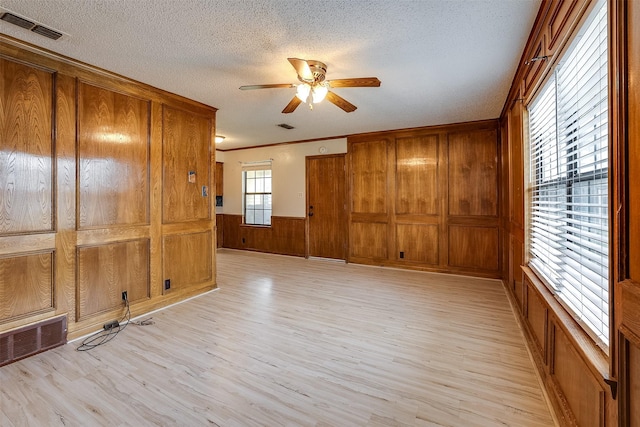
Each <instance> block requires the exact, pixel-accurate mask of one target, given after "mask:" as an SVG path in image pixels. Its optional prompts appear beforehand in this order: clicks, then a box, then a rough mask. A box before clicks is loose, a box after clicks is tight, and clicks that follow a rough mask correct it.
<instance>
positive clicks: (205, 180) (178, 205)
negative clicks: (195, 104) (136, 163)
mask: <svg viewBox="0 0 640 427" xmlns="http://www.w3.org/2000/svg"><path fill="white" fill-rule="evenodd" d="M211 130H212V123H211V120H210V118H208V117H205V116H200V115H197V114H193V113H189V112H187V111H183V110H179V109H176V108H172V107H170V106H167V105H165V106H164V108H163V129H162V131H163V133H162V147H163V160H162V161H163V165H164V177H163V198H162V207H163V209H162V218H163V222H164V223H172V222H181V221H193V220H198V219H210V218H211V207H210V202H209V195H207V196H203V187H206V188H207V190H206V191H207V192H209V187H210V186H211V178H210V175H211V171H210V168H211V166H212V165H211V164H210V158H209V156H210V147H211ZM190 173H194V174H195V178H190ZM191 181H193V182H191Z"/></svg>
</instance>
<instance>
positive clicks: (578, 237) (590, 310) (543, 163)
mask: <svg viewBox="0 0 640 427" xmlns="http://www.w3.org/2000/svg"><path fill="white" fill-rule="evenodd" d="M607 78H608V77H607V4H606V1H602V0H601V1H599V2H598V4H597V5H596V7H595V9H594V10H593V11H592V12H591V14H590V16H589V18H588V19H587V21H586V22H585V24H584V25H583V26H582V28H581V30H580V32H579V34H578V35H577V37H576V39H575V40H574V41H573V42H572V43H571V45H570V47H569V49H568V50H567V53H565V54H564V56H563V57H562V59H561V61H560V63H559V64H558V65H557V66H556V68H555V70H554V73H553V76H552V77H551V79H550V80H549V81H548V82H547V83H546V85H545V86H544V87H543V88H542V90H541V91H540V93H539V94H538V95H536V98H535V99H534V101H533V102H532V103H531V105H530V106H529V186H530V196H529V197H530V199H529V202H530V217H529V220H530V222H529V229H528V243H529V258H530V260H529V265H530V266H531V267H532V268H533V269H534V270H536V272H537V273H538V274H539V275H540V276H542V278H543V279H544V281H545V282H546V283H547V285H548V286H549V287H550V288H551V289H552V291H553V292H554V293H555V294H556V296H557V297H558V298H559V300H560V301H561V302H562V303H563V305H564V306H565V307H567V308H568V309H569V310H570V311H571V312H572V313H573V314H574V316H575V317H576V319H577V320H578V321H579V322H580V323H581V324H582V325H583V326H584V327H585V329H586V330H587V331H588V332H590V334H591V335H592V336H594V337H595V338H596V339H597V340H598V341H600V342H601V343H602V344H604V346H608V345H609V249H608V248H609V226H608V224H609V218H608V212H609V209H608V185H609V184H608V150H609V148H608V146H609V144H608V129H607V126H608V99H607V90H608V87H607V86H608V82H607Z"/></svg>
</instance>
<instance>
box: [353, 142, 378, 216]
mask: <svg viewBox="0 0 640 427" xmlns="http://www.w3.org/2000/svg"><path fill="white" fill-rule="evenodd" d="M349 150H350V155H351V168H350V172H351V212H355V213H377V214H384V213H387V209H388V206H387V179H388V176H387V172H388V171H387V140H386V139H384V140H379V141H375V140H374V141H367V142H356V143H352V144H351V145H350V147H349Z"/></svg>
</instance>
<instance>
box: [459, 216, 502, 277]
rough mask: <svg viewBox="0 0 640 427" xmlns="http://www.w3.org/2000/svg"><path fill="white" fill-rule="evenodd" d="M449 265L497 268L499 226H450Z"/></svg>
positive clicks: (484, 268) (486, 268)
mask: <svg viewBox="0 0 640 427" xmlns="http://www.w3.org/2000/svg"><path fill="white" fill-rule="evenodd" d="M449 265H450V266H452V267H462V268H473V269H480V270H497V269H498V229H497V227H474V226H458V225H456V226H453V225H452V226H450V227H449Z"/></svg>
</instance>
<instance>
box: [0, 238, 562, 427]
mask: <svg viewBox="0 0 640 427" xmlns="http://www.w3.org/2000/svg"><path fill="white" fill-rule="evenodd" d="M217 259H218V266H217V272H218V277H217V280H218V286H219V290H217V291H216V292H212V293H208V294H205V295H203V296H200V297H198V298H195V299H192V300H189V301H187V302H185V303H182V304H179V305H176V306H173V307H169V308H167V309H165V310H163V311H160V312H157V313H154V314H153V315H152V317H153V320H154V322H155V324H153V325H150V326H144V327H142V326H137V325H129V326H128V327H127V328H126V329H125V330H124V332H122V333H121V334H120V335H118V336H117V337H116V338H115V339H114V340H113V341H111V342H109V343H108V344H106V345H104V346H101V347H98V348H96V349H94V350H92V351H90V352H76V351H75V347H77V345H78V344H79V343H77V342H76V343H70V344H68V345H66V346H63V347H58V348H56V349H53V350H51V351H48V352H45V353H42V354H39V355H36V356H33V357H31V358H29V359H25V360H23V361H19V362H16V363H13V364H11V365H7V366H4V367H2V368H0V383H1V384H2V387H1V388H0V397H1V398H2V406H1V407H0V424H1V425H3V426H4V425H7V426H27V425H99V426H103V425H104V426H107V425H108V426H145V425H162V426H164V425H166V426H174V425H181V426H185V425H189V426H191V425H193V426H195V425H214V426H215V425H220V426H277V425H284V426H316V427H322V426H503V425H510V426H511V425H513V426H516V425H517V426H531V427H539V426H552V425H553V420H552V418H551V416H550V414H549V410H548V408H547V406H546V403H545V401H544V399H543V397H542V393H541V390H540V386H539V384H538V381H537V379H536V377H535V374H534V370H533V365H532V363H531V361H530V359H529V356H528V354H527V352H526V349H525V344H524V340H523V337H522V335H521V333H520V331H519V330H518V327H517V324H516V321H515V318H514V316H513V313H512V312H511V309H510V307H509V304H508V301H507V298H506V295H505V293H504V290H503V288H502V285H501V284H500V282H498V281H495V280H488V279H478V278H468V277H462V276H451V275H444V274H434V273H425V272H418V271H405V270H395V269H389V268H387V269H382V268H377V267H368V266H362V265H351V264H343V263H336V262H331V263H329V262H326V261H323V260H317V259H309V260H306V259H303V258H296V257H287V256H279V255H269V254H260V253H253V252H251V253H250V252H244V251H233V250H227V249H222V250H219V252H218V256H217Z"/></svg>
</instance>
